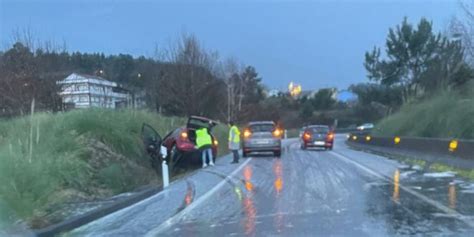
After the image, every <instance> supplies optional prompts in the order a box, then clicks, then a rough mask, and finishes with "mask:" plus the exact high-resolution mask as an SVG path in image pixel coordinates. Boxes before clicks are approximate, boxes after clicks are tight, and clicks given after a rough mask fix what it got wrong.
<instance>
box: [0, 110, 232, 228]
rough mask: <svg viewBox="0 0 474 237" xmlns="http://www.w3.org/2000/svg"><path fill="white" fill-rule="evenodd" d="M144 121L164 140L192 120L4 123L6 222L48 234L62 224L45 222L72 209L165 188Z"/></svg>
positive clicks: (70, 115)
mask: <svg viewBox="0 0 474 237" xmlns="http://www.w3.org/2000/svg"><path fill="white" fill-rule="evenodd" d="M144 122H145V123H148V124H150V125H152V126H153V127H154V128H155V129H157V130H158V132H159V133H160V134H161V135H162V136H164V135H166V134H167V132H168V131H170V130H171V129H172V128H175V127H178V126H182V125H183V124H184V123H185V119H183V118H173V117H163V116H159V115H157V114H154V113H150V112H145V111H133V110H122V111H114V110H77V111H72V112H67V113H58V114H46V113H41V114H35V115H33V116H25V117H21V118H17V119H13V120H5V121H0V180H2V186H0V204H1V203H5V205H4V206H7V207H8V208H9V209H11V210H9V216H5V215H6V212H5V211H2V212H1V214H0V221H2V220H3V221H5V220H9V219H11V218H12V216H15V218H21V219H23V220H26V221H27V222H28V223H29V225H30V226H32V227H41V226H45V225H48V224H50V223H48V221H55V220H51V218H45V216H47V215H48V214H50V212H51V211H52V210H54V209H56V208H59V207H61V205H62V204H63V203H65V202H68V203H70V202H86V201H92V200H98V199H102V198H106V197H110V196H112V195H116V194H118V193H122V192H128V191H132V190H135V189H136V188H138V187H141V186H143V185H148V184H159V183H160V182H161V181H160V180H159V177H158V176H157V175H156V173H155V172H154V170H153V169H152V168H151V166H150V162H149V159H148V157H147V156H146V155H145V154H144V151H143V146H142V141H141V136H140V132H141V126H142V124H143V123H144ZM216 132H217V136H218V138H219V139H220V140H221V141H223V142H221V144H220V145H221V147H220V148H222V149H220V152H223V151H224V150H225V142H224V141H225V140H223V139H224V138H225V132H226V129H225V128H224V126H219V127H218V128H217V129H216ZM221 154H222V153H221ZM0 209H1V206H0ZM2 215H3V216H2ZM45 220H47V221H45ZM0 227H1V223H0Z"/></svg>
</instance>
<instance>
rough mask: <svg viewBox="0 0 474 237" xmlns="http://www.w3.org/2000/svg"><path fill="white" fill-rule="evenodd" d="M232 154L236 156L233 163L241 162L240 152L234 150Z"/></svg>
mask: <svg viewBox="0 0 474 237" xmlns="http://www.w3.org/2000/svg"><path fill="white" fill-rule="evenodd" d="M232 154H234V160H233V161H232V162H239V150H232Z"/></svg>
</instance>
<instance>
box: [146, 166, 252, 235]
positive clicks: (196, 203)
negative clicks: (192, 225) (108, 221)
mask: <svg viewBox="0 0 474 237" xmlns="http://www.w3.org/2000/svg"><path fill="white" fill-rule="evenodd" d="M251 160H252V158H247V160H246V161H245V162H244V163H242V164H241V165H240V166H239V167H238V168H237V169H235V170H234V171H233V172H232V173H231V174H229V175H228V176H227V177H226V178H225V179H223V180H221V181H220V182H219V183H218V184H217V185H216V186H214V187H213V188H212V189H211V190H209V191H208V192H207V193H205V194H203V195H202V196H201V197H199V198H198V199H196V200H195V201H194V202H192V203H191V204H190V205H189V206H187V207H186V208H184V209H183V210H182V211H180V212H179V213H177V214H176V215H174V216H172V217H170V218H169V219H168V220H166V221H165V222H163V223H162V224H161V225H159V226H158V227H156V228H154V229H152V230H150V231H149V232H148V233H146V235H145V236H147V237H148V236H150V237H151V236H157V235H158V234H160V233H161V232H163V231H164V230H166V229H167V228H169V227H170V226H172V225H174V224H175V223H177V221H179V220H180V219H181V218H183V217H184V216H186V215H187V214H189V213H190V212H191V211H192V210H194V209H195V208H196V207H198V206H199V205H201V204H202V203H204V202H205V201H206V200H207V199H209V198H210V197H211V196H212V195H213V194H214V193H216V192H217V191H218V190H219V189H220V188H222V187H223V186H224V185H225V184H226V183H227V181H228V180H230V179H232V178H233V176H234V175H235V174H237V173H238V172H239V171H240V170H242V169H243V168H244V166H245V165H247V164H248V163H249V162H250V161H251Z"/></svg>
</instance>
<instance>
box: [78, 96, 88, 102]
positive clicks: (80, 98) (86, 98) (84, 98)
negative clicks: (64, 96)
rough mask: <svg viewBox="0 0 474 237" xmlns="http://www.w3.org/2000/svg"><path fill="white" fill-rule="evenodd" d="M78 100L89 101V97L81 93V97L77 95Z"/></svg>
mask: <svg viewBox="0 0 474 237" xmlns="http://www.w3.org/2000/svg"><path fill="white" fill-rule="evenodd" d="M79 101H80V102H89V98H88V96H87V95H81V97H79Z"/></svg>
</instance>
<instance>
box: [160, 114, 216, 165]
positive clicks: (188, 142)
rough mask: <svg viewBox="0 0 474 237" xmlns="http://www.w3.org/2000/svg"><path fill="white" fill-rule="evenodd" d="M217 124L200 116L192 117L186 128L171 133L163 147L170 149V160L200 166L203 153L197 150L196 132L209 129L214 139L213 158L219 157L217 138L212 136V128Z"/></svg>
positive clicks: (166, 137) (165, 138)
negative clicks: (200, 129)
mask: <svg viewBox="0 0 474 237" xmlns="http://www.w3.org/2000/svg"><path fill="white" fill-rule="evenodd" d="M215 125H217V122H215V121H213V120H211V119H208V118H205V117H199V116H191V117H189V119H188V122H187V123H186V126H185V127H181V128H177V129H175V130H174V131H171V132H170V133H169V134H168V135H166V136H165V137H164V138H163V146H165V147H166V148H167V149H168V157H167V158H168V159H171V160H172V161H173V162H175V163H178V162H181V161H182V162H183V163H186V164H198V163H200V162H201V159H200V155H201V152H200V151H199V150H198V149H196V130H197V129H199V128H207V129H208V131H209V133H210V135H211V137H212V156H213V158H214V160H215V158H216V156H217V145H218V141H217V138H216V137H215V136H214V135H213V134H212V128H213V127H214V126H215Z"/></svg>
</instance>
